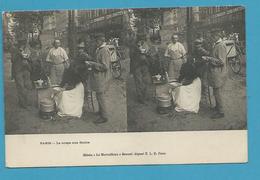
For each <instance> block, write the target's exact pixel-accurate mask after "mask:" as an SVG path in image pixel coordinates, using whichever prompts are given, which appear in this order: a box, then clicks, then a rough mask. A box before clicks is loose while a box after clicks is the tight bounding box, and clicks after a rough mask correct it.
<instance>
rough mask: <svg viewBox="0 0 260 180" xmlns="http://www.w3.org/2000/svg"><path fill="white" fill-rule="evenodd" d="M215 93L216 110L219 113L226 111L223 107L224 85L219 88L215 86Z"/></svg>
mask: <svg viewBox="0 0 260 180" xmlns="http://www.w3.org/2000/svg"><path fill="white" fill-rule="evenodd" d="M213 94H214V96H215V101H216V110H217V112H218V113H224V107H223V86H222V87H218V88H213Z"/></svg>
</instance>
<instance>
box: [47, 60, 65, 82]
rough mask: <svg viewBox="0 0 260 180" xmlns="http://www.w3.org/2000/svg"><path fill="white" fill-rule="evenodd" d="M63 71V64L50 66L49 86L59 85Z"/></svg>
mask: <svg viewBox="0 0 260 180" xmlns="http://www.w3.org/2000/svg"><path fill="white" fill-rule="evenodd" d="M64 70H65V65H64V64H58V65H51V67H50V80H51V84H53V85H59V84H60V83H61V81H62V76H63V73H64Z"/></svg>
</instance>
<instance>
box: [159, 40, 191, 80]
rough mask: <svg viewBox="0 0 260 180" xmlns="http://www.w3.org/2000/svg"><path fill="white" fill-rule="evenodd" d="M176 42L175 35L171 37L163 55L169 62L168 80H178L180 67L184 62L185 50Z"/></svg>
mask: <svg viewBox="0 0 260 180" xmlns="http://www.w3.org/2000/svg"><path fill="white" fill-rule="evenodd" d="M178 40H179V37H178V36H177V35H172V42H171V43H170V44H169V45H168V47H167V49H166V51H165V54H164V56H165V57H167V58H168V60H169V66H168V76H169V79H170V80H178V78H179V75H180V70H181V66H182V64H183V63H185V62H186V58H185V55H186V50H185V48H184V46H183V45H182V44H181V43H180V42H178Z"/></svg>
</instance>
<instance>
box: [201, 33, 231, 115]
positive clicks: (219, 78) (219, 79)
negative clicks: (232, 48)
mask: <svg viewBox="0 0 260 180" xmlns="http://www.w3.org/2000/svg"><path fill="white" fill-rule="evenodd" d="M212 37H213V40H214V42H215V43H214V45H213V51H212V55H211V56H210V57H208V56H203V57H202V58H203V60H205V61H207V62H208V81H209V85H210V86H211V87H212V88H213V94H214V96H215V101H216V107H215V108H214V111H215V112H214V114H213V116H212V117H211V118H212V119H217V118H223V117H224V107H223V104H224V102H223V101H224V98H223V93H224V92H223V88H224V85H225V83H226V80H227V64H226V56H227V50H226V45H225V43H224V41H223V40H222V35H221V32H220V31H218V30H215V31H213V32H212Z"/></svg>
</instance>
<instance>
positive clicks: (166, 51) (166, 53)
mask: <svg viewBox="0 0 260 180" xmlns="http://www.w3.org/2000/svg"><path fill="white" fill-rule="evenodd" d="M169 48H170V45H168V46H167V48H166V50H165V53H164V56H165V57H170V55H169Z"/></svg>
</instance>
